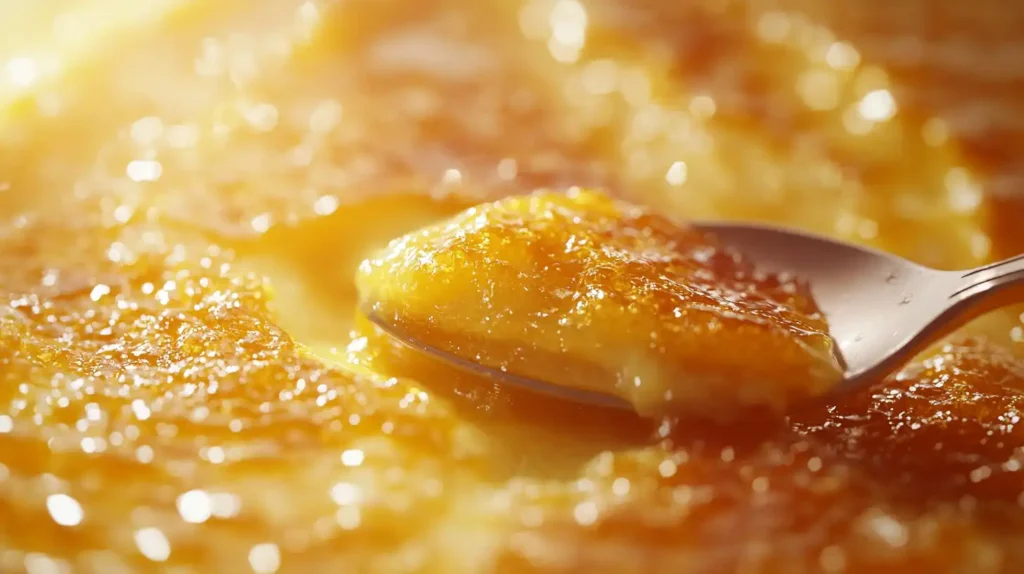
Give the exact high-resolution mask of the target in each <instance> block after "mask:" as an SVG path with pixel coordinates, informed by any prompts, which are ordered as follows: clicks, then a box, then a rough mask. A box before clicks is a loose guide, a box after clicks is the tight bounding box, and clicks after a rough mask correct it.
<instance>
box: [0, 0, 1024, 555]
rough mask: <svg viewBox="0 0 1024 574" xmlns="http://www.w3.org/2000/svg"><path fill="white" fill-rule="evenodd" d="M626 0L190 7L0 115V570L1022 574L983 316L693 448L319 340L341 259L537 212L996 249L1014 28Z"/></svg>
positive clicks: (660, 433)
mask: <svg viewBox="0 0 1024 574" xmlns="http://www.w3.org/2000/svg"><path fill="white" fill-rule="evenodd" d="M659 4H662V3H655V2H631V3H610V2H607V3H606V2H590V3H586V4H585V5H581V4H576V3H574V2H565V1H561V2H544V1H540V2H528V3H525V4H524V3H519V2H511V1H510V2H501V1H496V2H477V3H463V2H454V1H451V2H446V1H440V2H429V3H424V2H420V3H412V2H404V1H394V2H371V3H346V4H342V5H337V6H329V5H327V4H326V3H325V4H324V5H314V4H305V3H298V2H294V3H292V2H287V1H282V2H273V3H269V2H268V3H266V4H261V8H260V9H259V10H254V9H248V10H245V11H244V14H245V16H244V17H243V16H241V15H240V14H241V13H242V12H239V13H237V14H236V13H233V11H234V9H235V8H237V7H236V6H235V5H234V3H225V4H224V8H222V9H220V12H219V13H217V14H210V13H209V12H210V9H209V8H195V7H193V8H192V12H191V13H190V14H188V15H186V16H179V17H178V18H177V19H176V20H174V21H169V22H167V23H165V24H164V25H163V26H162V27H161V28H160V29H159V30H154V31H152V33H147V34H142V35H143V36H145V38H144V39H145V40H146V41H145V42H140V43H133V44H129V45H126V46H124V47H120V48H118V49H117V50H114V51H113V52H110V53H108V54H106V55H101V56H100V57H99V61H98V63H96V64H94V65H92V66H91V67H89V66H87V67H85V68H83V69H81V70H78V71H75V70H70V71H69V72H68V74H69V75H68V76H67V77H66V78H65V79H64V80H62V81H58V82H52V83H49V84H45V85H41V86H40V87H39V88H38V90H37V91H36V94H37V95H38V97H37V98H35V99H28V100H23V101H22V102H21V103H19V104H18V105H15V106H9V109H8V113H5V114H4V116H3V117H4V119H3V120H2V121H3V122H4V129H3V130H0V135H2V141H0V145H2V147H3V150H4V152H5V153H3V154H0V165H2V166H3V170H4V174H5V175H4V178H5V179H6V180H8V183H9V186H6V185H5V186H4V191H0V207H2V209H0V214H2V220H3V222H2V227H0V230H2V232H0V236H2V241H0V242H2V248H0V253H2V254H3V257H0V265H3V273H2V274H0V291H2V293H3V296H4V299H5V300H6V302H7V305H5V306H4V307H3V309H4V310H3V312H2V313H0V341H2V344H0V360H2V362H3V366H2V371H0V373H2V374H0V376H2V377H3V379H2V380H3V383H2V384H0V571H3V572H24V571H28V572H32V573H39V572H54V571H56V572H63V571H70V570H74V571H81V572H98V573H116V572H131V571H142V572H149V571H158V572H159V571H164V572H216V571H224V572H240V571H246V570H253V571H255V572H306V571H309V570H314V569H324V570H328V571H340V572H344V571H352V572H387V573H391V572H444V573H454V572H472V573H476V572H517V573H518V572H635V571H652V572H679V571H696V572H734V571H743V572H780V573H781V572H787V573H788V572H801V571H803V572H819V571H825V572H843V571H845V572H907V571H921V572H945V571H961V572H963V571H965V572H978V573H983V572H1003V571H1005V572H1013V571H1018V570H1020V568H1021V567H1022V566H1024V556H1021V554H1020V552H1021V551H1020V545H1019V539H1020V535H1021V533H1022V532H1024V524H1022V523H1021V501H1020V497H1021V494H1022V493H1024V483H1022V481H1021V479H1020V472H1021V471H1020V460H1019V459H1020V447H1021V446H1024V438H1021V437H1020V436H1019V434H1020V431H1019V427H1018V425H1019V417H1020V409H1021V405H1020V401H1021V391H1020V388H1021V384H1022V380H1024V373H1022V368H1024V366H1022V365H1024V363H1022V362H1021V359H1019V358H1017V357H1016V353H1017V351H1016V350H1015V349H1014V347H1015V346H1019V343H1018V342H1017V341H1019V340H1021V339H1024V335H1022V334H1021V333H1022V331H1021V323H1020V320H1019V319H1018V316H1017V315H1018V313H1019V311H1011V312H1006V313H1002V314H999V315H995V316H993V317H990V318H988V319H986V320H984V321H983V322H981V323H979V324H977V325H975V326H974V327H973V328H972V329H971V330H972V331H973V332H974V333H979V332H980V333H983V334H985V335H987V336H988V337H989V338H991V339H993V340H994V341H995V344H993V343H985V342H980V341H976V340H974V339H966V338H964V336H965V335H966V334H967V332H966V331H965V332H964V333H961V334H960V335H958V338H957V339H956V340H955V342H951V343H948V344H947V345H946V346H944V347H940V348H938V349H936V350H934V351H932V352H931V353H930V354H929V355H928V356H926V357H925V358H924V359H923V360H921V361H917V362H915V364H914V365H911V366H910V367H908V368H907V369H906V370H905V371H903V372H902V373H901V374H899V375H897V376H894V377H892V378H890V379H889V380H888V381H886V382H885V383H884V384H883V385H881V386H879V387H878V388H876V389H872V390H865V391H862V392H860V393H859V394H857V395H852V396H849V397H844V398H843V399H842V400H838V399H836V400H833V401H831V402H827V403H822V404H815V405H808V406H806V407H804V408H802V409H801V410H800V411H797V412H792V413H789V414H788V415H787V416H786V417H783V418H754V417H751V418H748V419H746V420H744V421H742V422H741V423H739V424H734V425H729V426H721V425H714V424H711V423H707V422H701V421H699V420H687V421H683V422H679V421H666V422H665V423H664V424H661V423H658V424H654V425H650V424H648V423H644V422H642V421H639V420H636V419H632V418H629V417H624V416H621V415H613V414H609V413H603V412H594V411H589V410H586V409H581V408H578V407H573V406H570V405H564V404H558V403H553V402H548V401H544V400H541V399H539V398H537V397H531V396H519V395H517V394H515V393H513V392H509V391H507V390H502V389H494V388H493V387H489V386H486V385H482V384H481V383H480V382H479V381H473V380H468V379H467V378H466V377H465V375H463V374H461V373H455V372H451V371H448V370H446V369H445V368H443V367H441V366H438V365H435V364H428V363H423V362H421V361H420V359H418V358H417V357H415V356H411V355H409V353H408V352H407V351H405V350H403V349H400V348H397V347H394V346H392V345H391V344H390V343H389V342H388V341H387V340H385V339H382V338H381V336H380V334H379V333H376V332H374V331H373V330H372V329H369V328H368V327H367V326H366V325H364V324H362V323H359V322H356V323H354V324H353V323H352V321H351V318H352V316H353V313H352V308H353V306H354V304H355V300H354V287H353V282H352V277H353V275H354V273H355V270H356V266H357V264H358V262H359V261H360V260H361V259H362V258H363V257H364V256H365V255H366V254H367V253H369V252H370V251H371V250H372V249H374V248H378V247H380V246H382V245H383V244H384V243H385V242H386V241H387V240H389V239H391V238H392V237H395V236H398V235H400V234H402V233H404V232H407V231H409V230H411V229H413V228H415V227H416V226H419V225H421V224H424V223H429V222H432V221H436V220H437V219H438V218H440V217H443V216H449V215H451V214H453V213H455V212H456V211H457V210H459V209H462V208H464V207H467V206H469V205H472V204H475V203H478V202H479V201H481V200H483V199H494V198H498V197H503V196H505V195H508V194H512V193H522V192H524V191H529V190H530V189H533V188H534V187H538V186H546V187H551V188H561V187H567V186H572V185H578V186H584V187H587V186H589V187H595V188H603V189H607V190H609V191H610V192H611V193H613V194H615V195H618V196H622V197H626V198H628V199H631V200H633V201H636V202H639V203H645V204H648V205H651V206H653V207H654V208H655V209H659V210H663V211H664V213H665V214H667V215H671V216H673V217H680V218H701V217H709V216H717V217H734V218H758V219H766V220H773V221H781V222H787V223H790V224H793V225H797V226H801V227H804V228H807V229H811V230H815V231H819V232H823V233H828V234H831V235H834V236H838V237H842V238H844V239H850V240H855V241H861V242H864V243H869V244H872V245H875V246H879V247H883V248H886V249H889V250H891V251H894V252H897V253H900V254H902V255H905V256H907V257H910V258H912V259H915V260H917V261H921V262H923V263H928V264H933V265H937V266H943V267H966V266H969V265H972V264H975V263H978V262H981V261H984V260H987V259H990V258H992V257H994V256H996V255H1001V254H1014V253H1018V252H1020V250H1021V247H1022V246H1024V236H1022V235H1021V234H1020V232H1019V225H1017V224H1015V222H1019V214H1020V213H1021V207H1020V206H1021V205H1022V203H1021V202H1020V201H1019V200H1018V199H1015V193H1014V189H1016V186H1015V185H1016V184H1015V182H1017V181H1019V179H1020V173H1024V170H1021V169H1020V165H1019V160H1017V159H1016V154H1015V153H1012V152H1011V151H1007V150H1012V149H1016V148H1015V146H1016V147H1019V146H1017V143H1018V142H1020V141H1022V140H1024V137H1022V136H1021V134H1022V133H1024V130H1021V129H1020V128H1019V125H1020V120H1019V117H1020V116H1019V110H1020V103H1019V98H1020V93H1021V92H1020V90H1019V80H1020V78H1019V75H1018V74H1019V70H1020V69H1022V68H1021V67H1020V66H1019V61H1018V60H1019V58H1018V57H1017V56H1016V54H1018V53H1019V49H1020V46H1019V40H1016V35H1015V32H1014V30H1017V29H1019V28H1018V27H1015V26H1016V24H1015V23H1016V22H1020V20H1021V15H1020V14H1018V12H1020V10H1019V9H1018V8H1017V6H1018V4H1017V3H998V2H991V3H989V2H975V3H969V4H964V3H942V4H941V5H936V4H934V3H927V2H902V3H891V2H861V3H858V4H857V5H856V6H854V5H849V6H846V7H842V8H840V7H826V5H825V4H822V3H807V2H798V1H796V0H791V1H790V0H787V1H782V2H777V3H751V4H747V3H739V2H717V1H715V2H711V1H709V2H689V3H685V4H681V3H675V4H672V5H671V6H669V4H664V5H663V6H662V5H659ZM940 48H941V49H940ZM453 58H454V59H455V60H453ZM452 62H458V63H457V65H456V64H453V63H452ZM23 66H24V63H23V62H22V63H21V64H19V65H18V66H15V69H22V68H23ZM5 109H6V108H5ZM897 150H898V151H897ZM1015 214H1017V215H1015ZM1015 218H1016V219H1015ZM350 329H351V330H353V333H351V334H350V333H349V330H350Z"/></svg>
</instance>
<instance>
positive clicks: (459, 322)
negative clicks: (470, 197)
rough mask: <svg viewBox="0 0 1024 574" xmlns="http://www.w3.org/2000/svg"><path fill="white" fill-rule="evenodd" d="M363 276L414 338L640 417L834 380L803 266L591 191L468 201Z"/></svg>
mask: <svg viewBox="0 0 1024 574" xmlns="http://www.w3.org/2000/svg"><path fill="white" fill-rule="evenodd" d="M357 285H358V287H359V291H360V299H361V308H362V309H363V310H364V312H367V313H372V314H374V315H375V316H376V317H378V318H380V319H381V320H383V321H385V322H386V323H388V324H390V325H393V326H394V327H395V328H397V329H398V330H399V331H400V332H403V333H405V334H407V335H408V336H411V337H412V338H414V339H415V340H417V341H421V342H423V343H426V344H428V345H430V346H432V347H434V348H436V349H439V350H442V351H445V352H448V353H452V354H454V355H456V356H459V357H462V358H464V359H466V360H469V361H473V362H476V363H480V364H483V365H487V366H490V367H493V368H495V369H500V370H502V371H505V372H510V373H516V374H518V375H522V376H527V377H531V378H535V379H539V380H541V381H547V382H549V383H551V384H555V385H560V386H566V387H571V388H577V389H582V390H588V391H594V392H597V393H601V394H606V395H615V396H618V397H621V398H623V399H625V400H626V401H627V402H629V403H630V404H632V405H633V406H634V408H635V409H636V410H637V412H639V413H641V414H643V415H647V416H664V415H666V414H680V413H682V414H689V415H698V416H712V417H716V418H731V417H734V416H736V413H737V411H742V410H743V409H744V407H751V406H767V407H770V408H772V409H773V410H776V411H782V410H784V408H785V407H786V406H788V405H789V404H790V403H792V402H794V401H799V400H806V399H807V398H809V397H814V396H816V395H820V394H822V393H824V392H826V391H828V390H829V389H830V388H831V387H832V385H834V384H835V383H837V382H838V381H839V379H840V378H841V372H840V369H839V366H838V364H837V363H836V361H835V359H834V358H833V354H832V341H831V339H830V338H829V336H828V326H827V325H826V323H825V320H824V318H823V317H822V316H821V313H820V311H819V310H818V309H817V307H815V305H814V302H813V300H811V297H810V293H809V292H808V290H807V287H806V285H803V284H801V283H800V282H799V281H798V279H797V278H795V277H778V276H769V275H765V274H762V273H758V272H757V270H756V269H755V267H754V265H753V264H751V262H750V261H748V260H746V259H744V258H743V255H742V254H741V253H736V252H733V251H730V250H728V249H726V248H724V247H723V246H722V245H720V244H719V243H718V241H717V240H716V238H715V237H714V236H712V235H710V234H707V233H704V232H701V231H699V230H697V229H693V228H688V227H683V226H680V225H678V224H676V223H673V222H672V221H670V220H668V219H666V218H664V217H660V216H658V215H655V214H653V213H651V212H648V211H645V210H644V209H642V208H639V207H637V206H634V205H630V204H627V203H624V202H618V201H614V200H612V199H610V198H609V197H607V196H605V195H603V194H600V193H596V192H593V191H586V190H579V189H571V190H569V191H568V192H567V193H556V192H538V193H535V194H532V195H527V196H513V197H510V198H507V199H503V200H501V201H498V202H494V203H489V204H483V205H478V206H475V207H472V208H470V209H468V210H466V211H463V212H462V213H460V214H459V215H457V216H456V217H454V218H452V219H450V220H446V221H443V222H440V223H437V224H435V225H433V226H430V227H427V228H426V229H422V230H419V231H416V232H413V233H410V234H408V235H405V236H403V237H401V238H398V239H395V240H394V241H392V242H391V243H390V244H389V245H388V247H387V248H386V249H385V250H384V251H383V252H382V253H379V254H377V255H375V256H374V257H372V258H371V259H368V260H367V261H365V262H364V263H363V264H362V266H361V267H360V273H359V277H358V278H357Z"/></svg>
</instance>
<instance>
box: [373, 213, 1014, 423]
mask: <svg viewBox="0 0 1024 574" xmlns="http://www.w3.org/2000/svg"><path fill="white" fill-rule="evenodd" d="M693 226H694V227H697V228H699V229H701V230H703V231H706V232H708V233H710V234H713V235H714V236H715V237H717V239H718V240H719V241H720V242H721V243H722V244H724V245H725V246H726V247H729V248H731V249H734V250H735V251H737V252H739V253H741V254H743V255H744V256H745V257H746V258H747V259H749V260H750V261H751V262H752V263H753V264H754V265H755V266H756V267H757V268H758V269H759V270H762V271H765V272H768V273H773V274H788V275H790V276H795V277H797V278H799V279H801V280H803V281H806V282H807V284H808V286H809V288H810V291H811V295H812V296H813V298H814V301H815V303H816V304H817V306H818V308H819V309H820V310H821V311H822V313H823V314H824V315H825V318H826V320H827V321H828V325H829V335H830V336H831V338H832V339H833V341H834V343H835V346H834V351H835V355H836V359H837V361H838V362H839V364H840V366H841V367H842V369H843V377H842V380H841V381H840V383H839V384H838V385H837V386H836V388H835V389H834V391H835V392H844V391H847V390H849V389H852V388H857V387H861V386H863V385H869V384H871V383H873V382H877V381H880V380H881V379H882V378H883V377H884V376H886V375H887V374H888V373H890V372H891V371H893V370H895V369H897V368H898V367H899V366H900V365H901V364H902V363H904V362H905V361H907V360H908V359H910V358H912V357H913V355H915V354H916V353H917V352H919V351H922V350H924V348H925V347H927V346H928V345H929V344H931V343H933V342H935V341H936V340H937V339H939V338H941V337H942V336H943V335H945V334H948V333H949V332H951V331H953V330H954V329H956V328H957V327H959V326H961V325H962V324H964V323H966V322H967V321H969V320H970V319H972V318H974V317H977V316H978V315H981V314H982V313H984V312H986V311H989V310H993V309H995V308H998V307H1001V306H1004V305H1008V304H1012V303H1014V302H1021V301H1024V255H1021V256H1017V257H1013V258H1010V259H1007V260H1004V261H1000V262H998V263H993V264H991V265H986V266H984V267H979V268H975V269H969V270H964V271H940V270H936V269H930V268H928V267H924V266H921V265H917V264H915V263H912V262H910V261H908V260H906V259H903V258H901V257H897V256H895V255H892V254H888V253H884V252H882V251H878V250H874V249H869V248H865V247H860V246H857V245H853V244H850V243H844V242H841V241H837V240H834V239H830V238H827V237H823V236H818V235H814V234H810V233H804V232H800V231H795V230H790V229H785V228H782V227H776V226H771V225H762V224H750V223H731V222H708V223H696V224H693ZM364 312H365V314H366V316H367V318H368V319H369V320H370V321H371V322H373V323H375V324H376V325H377V326H379V327H380V328H381V329H382V330H383V331H384V332H385V333H387V334H389V335H390V336H392V337H393V338H395V339H397V340H399V341H400V342H402V343H404V344H406V345H408V346H410V347H412V348H414V349H416V350H419V351H421V352H424V353H427V354H429V355H432V356H434V357H436V358H438V359H440V360H442V361H445V362H447V363H450V364H452V365H454V366H457V367H459V368H462V369H465V370H469V371H472V372H474V373H476V374H479V375H483V376H486V377H489V378H491V379H493V380H495V381H496V382H498V383H500V384H508V385H514V386H518V387H522V388H525V389H527V390H530V391H533V392H539V393H544V394H547V395H552V396H556V397H558V398H562V399H566V400H571V401H575V402H581V403H586V404H589V405H593V406H597V407H606V408H607V407H610V408H624V409H631V408H632V407H631V406H630V405H629V403H628V402H627V401H625V400H623V399H620V398H618V397H613V396H611V395H605V394H601V393H597V392H593V391H583V390H579V389H575V388H569V387H564V386H560V385H557V384H554V383H552V382H549V381H539V380H536V379H533V378H529V377H524V376H521V375H517V374H515V373H510V372H507V371H503V370H500V369H496V368H493V367H489V366H486V365H482V364H479V363H476V362H474V361H472V360H469V359H466V358H464V357H460V356H457V355H455V354H453V353H450V352H448V351H445V350H442V349H439V348H436V347H434V346H432V345H430V344H428V343H426V342H424V341H422V340H419V339H417V338H415V337H413V336H411V335H410V334H409V333H406V332H403V331H402V330H401V329H399V328H398V327H397V326H395V325H393V324H391V323H390V322H389V321H387V320H385V319H383V318H381V317H380V316H378V315H377V314H375V313H374V312H372V310H369V309H366V310H364Z"/></svg>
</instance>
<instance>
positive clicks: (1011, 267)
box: [949, 254, 1024, 311]
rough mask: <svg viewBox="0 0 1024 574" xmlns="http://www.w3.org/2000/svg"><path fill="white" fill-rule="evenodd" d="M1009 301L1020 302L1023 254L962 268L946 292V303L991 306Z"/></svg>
mask: <svg viewBox="0 0 1024 574" xmlns="http://www.w3.org/2000/svg"><path fill="white" fill-rule="evenodd" d="M1012 303H1024V254H1021V255H1018V256H1016V257H1011V258H1009V259H1004V260H1002V261H998V262H996V263H992V264H990V265H985V266H983V267H977V268H975V269H971V270H969V271H963V272H962V273H961V277H960V281H959V282H958V285H957V287H956V289H955V290H954V291H953V293H952V294H951V295H950V296H949V304H950V305H956V306H961V305H971V306H974V305H975V304H977V305H980V306H982V307H984V308H985V309H994V308H997V307H1002V306H1004V305H1009V304H1012ZM979 311H980V310H979Z"/></svg>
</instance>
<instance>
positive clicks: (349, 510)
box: [0, 224, 483, 572]
mask: <svg viewBox="0 0 1024 574" xmlns="http://www.w3.org/2000/svg"><path fill="white" fill-rule="evenodd" d="M153 233H154V235H150V239H151V240H152V241H153V243H151V244H150V247H151V250H150V252H148V253H145V252H140V253H135V254H134V256H133V258H132V259H133V261H132V262H131V263H128V264H122V263H114V262H111V261H110V259H109V257H108V253H109V250H110V246H111V239H113V240H114V241H113V243H115V244H116V243H117V242H116V237H114V238H111V237H110V236H111V235H115V236H116V232H113V233H112V232H111V231H110V230H106V231H103V232H100V231H99V230H82V229H76V230H73V231H68V230H66V229H64V228H62V227H60V226H52V227H47V226H45V225H43V224H40V225H35V226H32V227H29V228H27V229H24V230H22V231H21V232H20V233H19V234H17V236H15V237H8V238H7V239H6V240H5V241H4V242H3V243H2V244H0V249H2V251H0V255H2V257H0V260H2V261H3V263H4V265H5V266H6V267H8V269H6V270H5V271H12V270H13V271H17V273H5V274H4V278H3V280H2V281H0V293H2V295H3V298H4V299H5V301H6V302H7V305H6V306H5V307H4V313H3V314H2V315H0V365H2V369H0V430H2V431H3V432H2V433H0V452H2V453H3V454H4V456H3V462H2V465H0V470H2V473H0V476H2V477H3V480H2V488H0V493H2V497H0V500H2V502H0V508H3V510H4V512H2V513H0V515H2V518H0V524H2V527H0V532H2V533H3V534H0V541H2V546H4V547H7V548H16V549H21V551H13V553H11V552H8V553H7V554H5V555H4V557H3V558H4V559H5V560H12V561H13V562H10V564H17V563H19V562H20V560H19V557H24V556H26V553H32V552H35V553H42V554H40V555H42V556H53V557H55V558H59V559H61V560H64V561H67V562H68V563H70V564H74V565H76V566H77V567H79V568H81V569H82V570H83V571H97V572H102V571H110V570H109V569H108V568H115V566H116V565H118V564H120V565H122V566H126V567H132V568H139V567H145V563H146V561H147V560H146V559H147V558H148V559H149V560H150V561H153V560H155V561H157V562H164V563H166V564H168V565H171V566H173V565H193V566H200V567H204V568H212V567H215V565H217V564H231V563H235V562H236V561H237V560H238V559H242V560H244V559H245V555H246V553H247V552H248V551H249V548H250V547H251V546H253V545H254V544H256V543H257V542H261V541H263V542H266V541H267V540H268V539H269V540H270V541H273V542H274V543H276V544H278V545H280V547H281V549H282V550H281V551H282V552H284V553H286V554H291V555H293V556H294V558H293V561H294V565H295V567H300V565H302V564H306V565H307V566H313V565H316V566H330V565H331V564H335V565H337V564H340V563H341V562H338V561H343V562H344V563H346V564H352V563H355V564H359V565H361V566H360V567H361V568H364V569H365V570H364V571H394V570H393V569H392V568H390V567H389V566H388V565H387V562H388V561H389V558H388V556H389V555H390V554H392V553H393V552H395V551H397V549H398V548H399V547H404V546H407V545H410V544H420V545H421V546H422V547H423V548H427V547H428V546H429V545H430V544H431V542H429V540H428V539H429V538H430V536H429V525H430V524H432V523H434V522H441V521H443V520H444V516H445V514H446V512H447V508H448V502H449V501H450V500H451V497H450V496H449V491H450V490H452V489H455V488H457V487H456V486H455V485H456V484H458V483H460V482H462V481H466V480H469V481H470V484H474V483H475V481H474V480H470V479H469V478H467V476H469V477H471V476H472V474H473V471H472V469H473V468H474V467H475V466H477V463H475V462H474V461H475V460H477V459H478V457H479V455H480V454H481V453H482V452H483V451H482V450H481V448H482V445H483V437H481V436H480V435H479V434H478V433H476V432H475V431H474V429H472V428H471V427H469V426H468V425H466V424H464V423H462V422H460V421H459V420H458V419H457V418H456V417H455V416H454V414H453V413H452V411H451V410H450V409H449V408H447V407H446V406H445V405H444V404H443V403H437V402H434V401H432V400H431V398H430V397H429V396H427V395H426V394H424V393H422V392H420V391H417V390H416V388H415V387H413V386H410V385H409V384H407V383H405V382H399V381H397V380H386V379H381V378H379V377H373V376H372V375H367V374H362V375H359V376H356V375H353V374H351V373H348V372H345V371H340V370H338V369H337V368H329V367H327V366H325V365H323V364H322V363H321V362H319V361H317V360H315V359H314V358H311V357H309V356H308V355H307V354H306V353H305V352H304V351H303V350H302V349H301V348H300V347H299V345H297V344H296V343H295V342H294V341H293V340H292V338H291V337H290V336H289V335H288V334H287V333H285V332H284V331H282V330H281V329H280V328H279V327H278V326H277V325H276V324H275V322H274V318H273V315H272V314H271V313H270V312H269V311H268V309H267V306H266V305H267V300H268V298H269V296H270V294H269V291H268V286H267V285H266V284H265V283H264V281H263V280H262V279H261V278H259V277H256V276H253V275H246V274H242V273H235V272H234V270H233V268H232V266H231V263H230V254H228V253H222V252H219V250H217V249H215V248H213V249H211V248H209V247H208V246H207V244H205V243H204V242H201V241H196V240H194V238H191V240H190V238H182V237H176V238H174V239H172V238H171V237H169V236H165V235H163V234H160V233H157V232H153ZM104 236H107V237H106V240H104ZM157 237H159V238H160V239H159V240H158V239H156V238H157ZM164 240H166V241H167V243H166V244H163V243H162V241H164ZM27 246H32V247H30V248H29V247H27ZM69 500H70V501H71V502H70V503H69V502H68V501H69ZM58 541H59V542H58ZM346 541H347V542H346ZM337 543H345V544H353V545H355V547H356V548H358V550H354V551H352V552H346V553H344V554H343V555H338V554H337V553H333V552H329V551H328V549H329V548H330V547H331V546H332V545H333V544H337ZM424 552H426V550H424ZM429 554H430V553H429V552H427V555H429ZM5 563H6V562H5ZM111 564H113V565H114V566H111ZM115 569H116V568H115ZM375 569H377V570H375ZM380 569H382V570H380ZM5 570H6V568H5ZM11 571H17V569H16V568H15V567H14V566H11Z"/></svg>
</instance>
